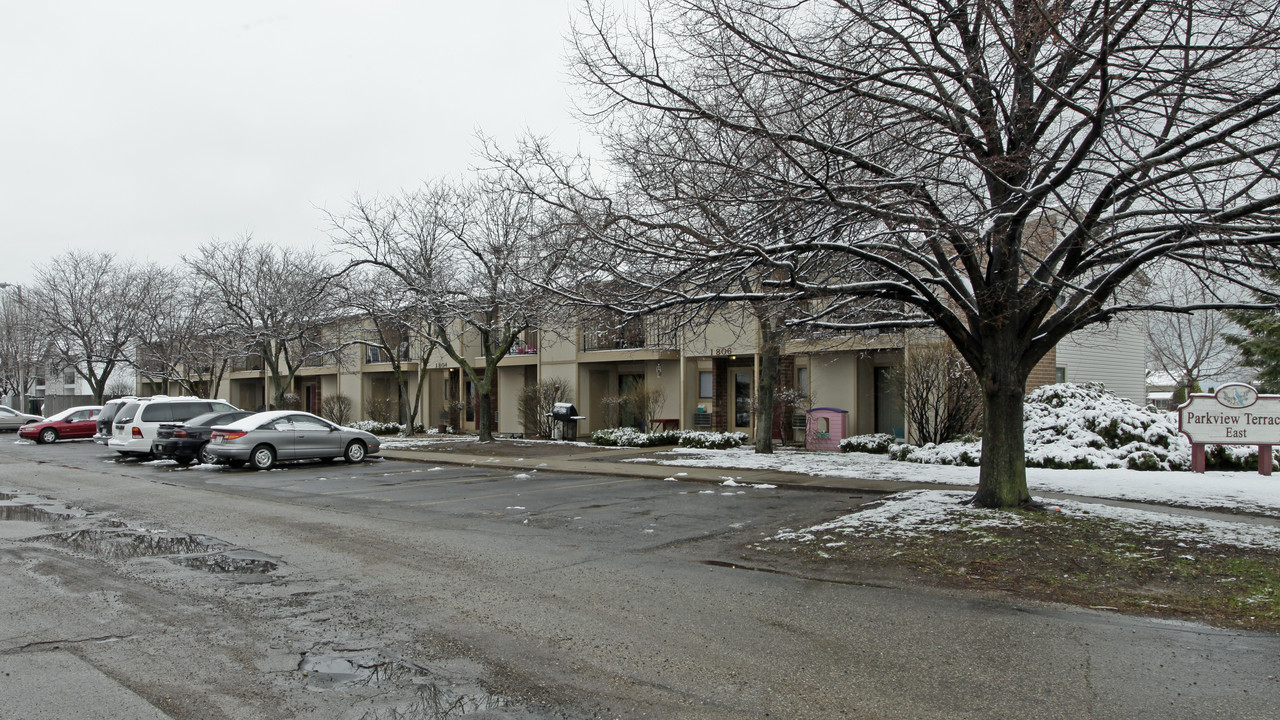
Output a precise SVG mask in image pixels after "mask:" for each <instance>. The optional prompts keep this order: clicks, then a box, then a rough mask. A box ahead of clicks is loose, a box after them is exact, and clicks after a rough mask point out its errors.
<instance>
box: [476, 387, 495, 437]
mask: <svg viewBox="0 0 1280 720" xmlns="http://www.w3.org/2000/svg"><path fill="white" fill-rule="evenodd" d="M490 387H491V386H490V384H489V382H487V381H486V382H485V383H484V384H483V385H481V384H478V383H477V384H476V405H478V406H479V407H477V408H476V420H477V421H478V422H477V429H478V430H479V432H480V438H479V439H480V442H491V441H492V440H493V407H492V406H491V405H490V403H491V402H492V398H491V397H490V396H491V395H492V394H493V391H492V390H491V389H490Z"/></svg>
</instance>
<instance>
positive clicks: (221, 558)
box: [28, 529, 280, 582]
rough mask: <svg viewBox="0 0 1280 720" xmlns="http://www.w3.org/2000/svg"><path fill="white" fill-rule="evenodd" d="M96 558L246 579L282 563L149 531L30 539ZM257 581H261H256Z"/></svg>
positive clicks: (210, 541)
mask: <svg viewBox="0 0 1280 720" xmlns="http://www.w3.org/2000/svg"><path fill="white" fill-rule="evenodd" d="M28 541H29V542H41V543H46V544H49V545H54V546H57V547H61V548H66V549H67V550H71V551H73V552H78V553H83V554H86V555H94V556H97V557H101V558H105V559H107V560H115V561H122V562H123V561H127V560H133V559H135V558H148V557H155V558H164V559H166V560H168V561H169V562H171V563H174V564H175V565H181V566H183V567H188V568H193V569H196V570H205V571H208V572H214V573H228V574H237V575H244V576H264V580H263V581H266V582H270V579H269V578H265V576H266V575H267V574H268V573H271V572H274V571H275V570H277V569H278V568H279V567H280V561H279V559H277V558H273V557H271V556H269V555H264V554H262V553H259V552H254V551H252V550H244V549H239V548H235V547H232V546H231V544H230V543H227V542H223V541H222V540H218V539H217V538H212V537H208V536H205V535H184V534H181V533H167V532H148V531H146V530H127V529H118V530H75V531H73V532H64V533H54V534H51V535H41V536H39V537H35V538H30V539H29V540H28ZM255 582H257V581H255Z"/></svg>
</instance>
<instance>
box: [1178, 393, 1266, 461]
mask: <svg viewBox="0 0 1280 720" xmlns="http://www.w3.org/2000/svg"><path fill="white" fill-rule="evenodd" d="M1178 430H1179V431H1181V432H1182V434H1183V435H1186V436H1187V439H1188V440H1190V441H1191V469H1192V470H1193V471H1195V472H1204V446H1205V444H1208V443H1211V444H1215V445H1257V446H1258V472H1259V473H1261V474H1263V475H1270V474H1271V446H1272V445H1280V395H1259V394H1258V391H1257V390H1255V389H1253V387H1252V386H1249V385H1244V384H1242V383H1229V384H1227V385H1223V386H1222V387H1220V388H1218V391H1217V392H1215V393H1196V394H1194V395H1191V396H1190V397H1189V398H1188V399H1187V402H1185V403H1183V405H1182V406H1181V407H1179V408H1178Z"/></svg>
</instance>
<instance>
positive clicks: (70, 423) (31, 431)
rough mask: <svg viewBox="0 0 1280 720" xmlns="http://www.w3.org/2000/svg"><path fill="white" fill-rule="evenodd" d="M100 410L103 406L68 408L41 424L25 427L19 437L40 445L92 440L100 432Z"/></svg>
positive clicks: (19, 432) (21, 429)
mask: <svg viewBox="0 0 1280 720" xmlns="http://www.w3.org/2000/svg"><path fill="white" fill-rule="evenodd" d="M100 410H102V406H101V405H81V406H80V407H73V408H67V409H66V410H63V411H62V412H60V413H58V414H57V415H53V416H51V417H48V418H45V419H44V420H43V421H41V422H35V423H30V424H29V425H23V426H22V427H21V428H18V435H19V436H21V437H24V438H26V439H28V440H35V441H36V442H38V443H51V442H57V441H59V440H74V439H76V438H91V437H93V434H94V433H96V432H97V431H98V411H100Z"/></svg>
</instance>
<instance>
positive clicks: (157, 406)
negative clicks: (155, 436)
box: [142, 403, 174, 422]
mask: <svg viewBox="0 0 1280 720" xmlns="http://www.w3.org/2000/svg"><path fill="white" fill-rule="evenodd" d="M173 406H174V403H148V404H147V405H145V406H143V408H142V421H143V422H173Z"/></svg>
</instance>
